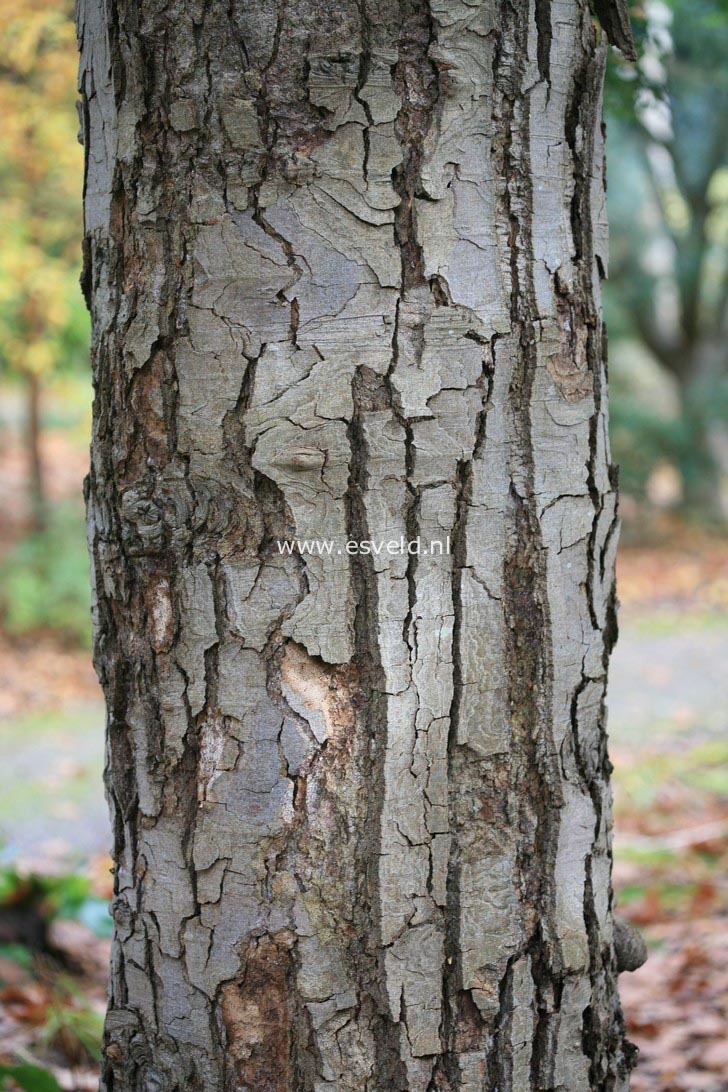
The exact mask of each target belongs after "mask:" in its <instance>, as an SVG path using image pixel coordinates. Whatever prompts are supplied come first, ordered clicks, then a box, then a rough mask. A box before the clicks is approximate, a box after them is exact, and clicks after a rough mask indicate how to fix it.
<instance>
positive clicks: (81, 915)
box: [0, 866, 113, 937]
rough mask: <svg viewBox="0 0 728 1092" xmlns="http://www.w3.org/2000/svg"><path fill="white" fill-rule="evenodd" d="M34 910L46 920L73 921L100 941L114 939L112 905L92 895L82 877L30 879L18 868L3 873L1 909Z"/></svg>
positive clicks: (38, 876)
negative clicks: (100, 938)
mask: <svg viewBox="0 0 728 1092" xmlns="http://www.w3.org/2000/svg"><path fill="white" fill-rule="evenodd" d="M2 906H15V907H18V906H34V907H36V908H37V909H38V911H39V912H40V913H41V914H42V915H43V916H44V917H45V918H48V919H50V918H56V917H58V918H73V919H74V920H76V921H80V922H83V924H84V925H85V926H87V928H89V929H90V930H91V931H92V932H94V933H95V934H96V935H97V936H100V937H110V936H111V935H112V932H113V924H112V921H111V918H110V916H109V908H108V904H107V902H106V901H105V900H104V899H100V898H97V897H96V896H94V895H92V894H91V888H90V884H89V881H88V879H87V878H86V877H85V876H83V875H79V874H78V873H69V874H67V875H61V876H40V875H36V874H35V873H31V874H30V875H28V874H26V873H24V872H20V871H18V869H16V868H15V867H12V866H10V867H8V868H4V869H2V870H0V907H2Z"/></svg>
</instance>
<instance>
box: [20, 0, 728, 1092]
mask: <svg viewBox="0 0 728 1092" xmlns="http://www.w3.org/2000/svg"><path fill="white" fill-rule="evenodd" d="M633 21H634V26H635V30H636V34H637V38H638V47H639V54H640V61H639V63H638V64H637V65H636V66H635V65H627V64H626V63H624V62H623V61H621V59H620V57H619V56H618V55H616V54H615V55H613V56H612V57H611V58H610V65H609V72H608V79H607V88H606V94H605V102H606V115H607V126H608V176H609V180H610V185H609V190H608V197H609V211H610V221H611V228H612V246H611V251H612V256H611V268H610V281H609V283H608V284H607V285H606V287H605V296H606V300H605V310H606V316H607V323H608V328H609V341H610V354H609V355H610V379H611V389H612V398H611V407H612V409H611V413H612V444H613V450H614V457H615V459H616V461H617V462H618V463H619V464H620V466H621V483H622V498H621V511H622V516H623V537H622V546H621V549H620V554H619V560H618V568H619V597H620V601H621V609H620V630H621V636H620V640H619V644H618V646H617V650H616V652H615V654H614V657H613V664H612V672H611V682H610V691H609V708H610V717H609V731H610V739H611V756H612V760H613V762H614V766H615V772H614V795H615V855H616V865H615V886H616V894H617V900H618V905H619V912H620V913H621V914H622V915H624V916H626V917H628V918H630V919H632V920H633V921H634V922H636V923H637V924H639V926H640V927H641V928H643V930H644V931H645V934H646V936H647V940H648V943H649V946H650V959H649V961H648V963H647V964H646V965H645V966H644V967H643V968H641V969H640V970H639V971H637V972H636V973H634V974H631V975H630V974H625V975H623V976H622V979H621V982H622V993H623V1001H624V1008H625V1015H626V1019H627V1024H628V1030H629V1034H630V1038H631V1039H632V1040H633V1041H634V1042H635V1043H637V1044H638V1046H639V1048H640V1051H641V1063H640V1066H639V1068H638V1070H637V1072H636V1075H635V1077H634V1079H633V1088H634V1090H635V1092H679V1090H682V1092H701V1090H706V1092H725V1090H727V1089H728V1036H727V1035H726V1032H727V1031H728V935H727V934H728V929H727V928H726V926H727V925H728V874H727V872H726V864H728V733H727V732H726V727H727V724H726V722H727V721H728V702H727V701H726V698H727V697H728V612H727V611H726V607H728V541H727V539H726V532H727V530H728V0H669V2H668V0H653V2H650V3H648V4H645V6H644V7H639V8H636V9H634V10H633ZM75 71H76V44H75V33H74V29H73V22H72V5H71V4H70V3H67V2H66V0H60V2H59V0H13V2H12V3H11V2H10V0H0V116H2V121H3V124H2V129H1V131H0V222H1V224H2V235H1V240H2V242H1V244H0V749H1V751H2V762H1V763H0V1087H3V1082H5V1083H6V1084H7V1087H16V1086H17V1085H19V1086H20V1087H22V1088H24V1089H28V1090H29V1092H53V1090H54V1089H58V1088H59V1087H60V1088H63V1089H66V1090H69V1092H70V1090H79V1092H80V1090H82V1089H92V1088H94V1087H95V1086H96V1069H95V1067H96V1063H97V1060H98V1057H99V1043H100V1033H101V1022H102V1014H103V1008H104V996H105V977H106V961H107V953H108V936H109V933H110V924H111V923H110V919H109V917H108V915H107V911H106V906H107V901H108V898H109V895H110V892H111V876H110V872H109V869H110V866H111V861H110V859H109V857H108V844H109V838H108V823H107V817H106V806H105V803H104V799H103V791H102V785H101V773H102V766H103V728H104V715H103V705H102V699H101V694H100V691H99V687H98V684H97V682H96V679H95V676H94V673H93V670H92V668H91V662H90V652H89V648H90V629H89V617H88V614H89V590H88V567H87V559H86V546H85V529H84V517H83V501H82V495H81V483H82V479H83V476H84V473H85V471H86V466H87V463H88V443H89V435H90V405H91V383H90V374H89V365H88V337H89V323H88V316H87V313H86V309H85V306H84V304H83V301H82V298H81V294H80V291H79V288H78V276H79V271H80V242H79V241H80V238H81V203H80V195H81V179H82V166H83V153H82V149H81V148H80V146H79V144H78V142H77V139H76V131H77V118H76V107H75V99H76V96H75V94H74V87H75ZM13 1081H14V1082H15V1084H13V1083H12V1082H13Z"/></svg>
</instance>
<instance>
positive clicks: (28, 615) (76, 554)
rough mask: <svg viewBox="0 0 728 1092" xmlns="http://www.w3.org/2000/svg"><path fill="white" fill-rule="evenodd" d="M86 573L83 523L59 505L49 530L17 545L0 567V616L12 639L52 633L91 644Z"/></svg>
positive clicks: (68, 508)
mask: <svg viewBox="0 0 728 1092" xmlns="http://www.w3.org/2000/svg"><path fill="white" fill-rule="evenodd" d="M89 603H90V592H89V568H88V554H87V547H86V536H85V528H84V521H83V517H82V515H81V513H80V511H79V508H78V506H77V505H70V504H67V505H59V506H57V507H56V508H54V509H53V510H52V511H51V512H50V515H49V520H48V525H47V527H46V528H45V529H44V530H42V531H39V532H37V533H35V534H32V535H29V536H28V537H27V538H24V539H22V540H21V541H20V542H18V543H17V544H16V545H15V546H14V547H13V548H12V549H11V550H10V551H9V553H8V554H7V556H6V558H5V559H4V561H3V563H2V565H1V566H0V610H1V611H2V616H3V622H4V625H5V628H6V629H7V631H8V632H9V633H12V634H24V633H32V632H33V631H37V630H43V629H53V630H55V631H57V632H58V633H60V634H62V635H64V636H65V637H66V638H67V639H69V640H70V641H73V642H75V643H77V644H80V645H82V646H84V647H89V646H90V643H91V621H90V606H89Z"/></svg>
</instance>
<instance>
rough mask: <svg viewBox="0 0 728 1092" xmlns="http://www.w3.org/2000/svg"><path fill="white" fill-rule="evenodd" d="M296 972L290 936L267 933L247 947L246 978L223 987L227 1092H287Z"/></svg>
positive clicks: (221, 998) (221, 1001) (221, 999)
mask: <svg viewBox="0 0 728 1092" xmlns="http://www.w3.org/2000/svg"><path fill="white" fill-rule="evenodd" d="M291 970H292V960H291V953H290V949H289V945H288V942H287V938H285V937H281V936H272V937H262V938H260V939H259V940H257V941H254V942H253V943H252V944H251V945H250V947H249V948H248V951H247V952H246V957H245V965H244V970H243V974H242V976H241V977H240V978H239V979H238V980H237V981H235V982H231V983H229V985H227V986H225V987H224V988H223V990H222V993H221V996H220V1013H221V1016H222V1022H223V1025H224V1028H225V1034H226V1038H227V1044H226V1046H227V1049H226V1079H225V1087H226V1089H227V1090H228V1092H238V1090H241V1092H242V1089H251V1090H252V1089H255V1092H288V1089H289V1088H290V1054H291V1044H290V1020H289V1013H288V977H289V974H290V972H291Z"/></svg>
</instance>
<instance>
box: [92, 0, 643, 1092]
mask: <svg viewBox="0 0 728 1092" xmlns="http://www.w3.org/2000/svg"><path fill="white" fill-rule="evenodd" d="M598 11H599V14H600V16H601V18H602V21H603V23H604V25H605V26H606V27H607V30H608V32H609V33H610V34H611V35H612V37H613V40H615V41H616V43H617V44H621V45H622V46H623V48H625V49H628V48H629V41H628V38H627V37H626V36H625V35H626V34H627V33H628V32H627V31H626V30H625V23H624V19H625V12H624V9H623V8H621V7H620V8H616V7H612V6H611V5H610V4H609V3H607V0H602V2H601V3H600V5H598ZM79 29H80V35H81V45H82V62H81V87H82V94H83V115H84V132H85V140H86V149H87V176H86V197H85V200H86V206H85V207H86V243H85V246H86V265H85V274H84V283H85V286H86V290H87V292H88V294H89V298H90V300H91V305H92V312H93V327H94V337H93V357H94V377H95V390H96V399H95V410H94V438H93V448H92V468H91V472H90V476H89V479H88V513H89V535H90V543H91V550H92V556H93V564H94V574H95V575H94V587H95V593H96V606H95V611H96V642H95V657H96V664H97V669H98V672H99V675H100V677H101V680H102V683H103V686H104V689H105V692H106V695H107V701H108V763H107V774H106V777H107V789H108V796H109V800H110V805H111V810H112V815H113V822H114V838H115V858H116V873H115V884H116V897H115V901H114V904H113V913H114V918H115V922H116V939H115V942H114V948H113V966H112V983H111V1001H110V1007H109V1014H108V1019H107V1032H106V1046H105V1056H104V1065H103V1087H105V1088H106V1089H108V1090H109V1092H111V1090H112V1089H113V1092H121V1090H131V1089H143V1090H145V1092H152V1090H155V1092H156V1090H165V1092H169V1090H175V1089H179V1090H185V1092H189V1090H196V1089H199V1090H205V1092H214V1090H222V1089H225V1090H240V1092H242V1090H244V1089H249V1090H251V1092H292V1090H297V1092H298V1090H300V1092H314V1090H315V1092H323V1090H325V1089H330V1090H332V1092H367V1090H370V1092H385V1090H390V1089H391V1090H412V1092H426V1090H436V1089H439V1090H451V1092H454V1090H456V1089H457V1090H461V1092H476V1090H490V1092H495V1090H496V1089H498V1090H500V1092H502V1090H506V1089H511V1090H526V1089H541V1090H544V1092H545V1090H547V1089H549V1090H551V1089H559V1090H575V1092H576V1090H580V1092H584V1090H586V1089H605V1090H606V1089H610V1090H612V1089H626V1088H627V1085H628V1054H627V1055H625V1048H624V1045H623V1032H622V1021H621V1015H620V1011H619V1004H618V999H617V993H616V960H615V952H614V943H613V933H612V918H611V895H610V798H609V786H608V776H609V762H608V759H607V755H606V736H605V728H604V692H605V682H606V668H607V657H608V653H609V650H610V647H611V645H612V643H613V640H614V637H615V633H616V627H615V621H614V592H613V563H614V551H615V546H616V539H617V522H616V495H615V483H614V476H613V473H612V469H611V467H610V462H609V449H608V440H607V428H606V405H605V371H604V364H603V350H602V329H601V320H600V314H599V277H600V274H601V272H602V271H603V269H604V268H605V267H606V223H605V213H604V192H603V164H602V127H601V104H600V94H601V85H602V75H603V64H604V58H605V52H606V45H605V44H603V43H602V44H600V34H601V32H600V31H599V28H598V27H596V25H595V24H594V23H593V21H592V18H591V16H590V12H589V9H588V7H587V6H586V4H585V3H584V2H583V0H582V2H575V0H565V2H563V3H559V4H549V3H543V2H542V0H536V5H535V8H534V7H529V5H528V4H526V3H521V2H520V0H519V2H517V3H511V2H508V3H505V2H504V3H503V4H499V3H497V2H495V0H487V2H486V0H483V2H477V0H474V2H471V0H468V2H466V0H429V3H428V2H427V0H400V2H399V3H398V2H395V0H386V2H385V0H361V3H360V4H359V5H358V4H357V3H356V2H355V0H329V2H325V3H321V0H261V2H259V3H258V2H256V3H253V2H249V3H239V2H236V0H233V2H232V3H227V2H226V3H222V2H218V0H212V2H208V3H203V2H201V0H200V2H195V0H172V2H171V3H170V2H165V3H162V2H159V0H143V2H141V3H138V2H137V3H131V2H130V0H107V2H106V3H103V4H102V3H101V2H100V0H87V2H83V0H82V3H81V10H80V16H79ZM294 535H296V536H298V537H299V538H306V539H312V538H319V539H333V540H334V541H335V545H336V548H335V549H334V551H333V553H332V555H331V556H330V557H324V558H316V557H312V556H307V557H300V556H296V555H295V554H294V555H293V556H285V555H281V554H280V553H279V550H278V548H277V545H276V542H277V540H279V539H286V538H290V537H292V536H294ZM400 536H404V538H405V539H408V540H413V539H416V538H417V536H420V538H421V540H422V543H423V545H426V544H427V542H428V541H429V540H440V541H444V540H445V539H446V537H447V536H449V538H450V541H451V542H452V545H453V552H452V554H449V555H448V554H443V555H440V554H438V553H437V552H433V553H431V554H429V555H425V554H421V555H419V556H417V555H414V554H413V555H412V556H408V555H406V554H405V555H402V556H397V555H394V554H393V555H387V554H386V553H381V554H380V555H378V556H376V555H373V554H370V555H368V556H362V555H360V556H348V554H347V552H346V550H345V549H343V548H342V550H341V553H338V552H337V549H338V548H340V547H343V545H344V543H345V542H346V541H347V540H348V539H356V540H362V539H374V540H380V539H383V540H385V541H387V540H397V539H399V538H400Z"/></svg>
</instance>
